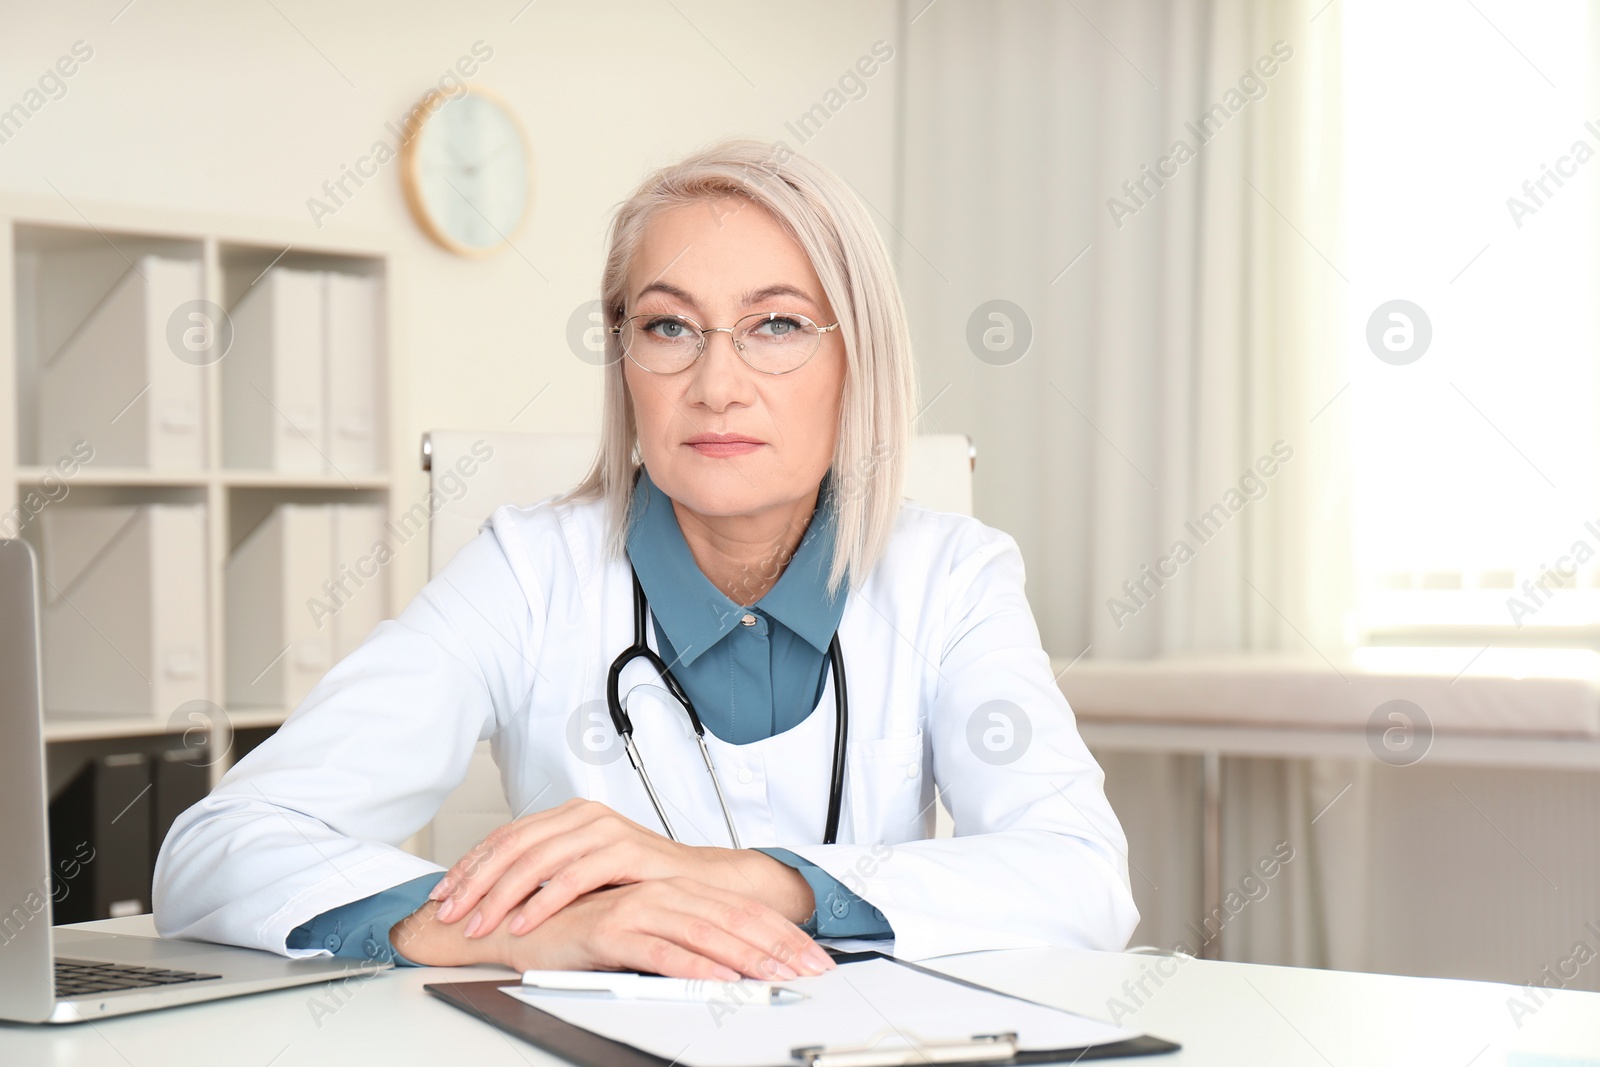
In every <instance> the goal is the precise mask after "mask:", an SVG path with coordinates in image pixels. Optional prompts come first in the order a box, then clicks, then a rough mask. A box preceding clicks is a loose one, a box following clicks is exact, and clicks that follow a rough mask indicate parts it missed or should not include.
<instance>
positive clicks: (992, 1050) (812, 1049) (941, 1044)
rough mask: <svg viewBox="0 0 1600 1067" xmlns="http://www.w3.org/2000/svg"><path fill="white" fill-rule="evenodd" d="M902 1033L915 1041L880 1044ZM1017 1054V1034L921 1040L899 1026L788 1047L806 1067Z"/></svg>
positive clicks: (870, 1066)
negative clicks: (837, 1042)
mask: <svg viewBox="0 0 1600 1067" xmlns="http://www.w3.org/2000/svg"><path fill="white" fill-rule="evenodd" d="M894 1035H898V1036H902V1037H906V1038H908V1039H910V1040H914V1041H915V1042H916V1043H915V1044H913V1045H911V1046H909V1047H896V1048H879V1047H877V1046H878V1043H879V1042H880V1041H882V1040H884V1039H885V1038H886V1037H890V1036H894ZM1016 1054H1017V1035H1016V1034H1014V1033H1010V1034H974V1035H972V1037H971V1038H970V1039H969V1040H966V1041H922V1040H920V1039H916V1038H913V1037H912V1035H909V1034H906V1033H904V1032H903V1031H900V1030H894V1029H886V1030H880V1031H878V1032H877V1033H876V1034H874V1035H873V1037H872V1040H870V1041H868V1042H867V1043H866V1044H864V1045H852V1046H840V1047H838V1048H828V1047H827V1046H825V1045H808V1046H803V1047H801V1048H796V1049H792V1050H790V1055H792V1056H794V1058H795V1059H797V1060H800V1061H801V1062H802V1063H804V1064H805V1065H806V1067H907V1065H911V1064H923V1063H991V1062H999V1061H1001V1060H1009V1059H1011V1058H1012V1057H1014V1056H1015V1055H1016Z"/></svg>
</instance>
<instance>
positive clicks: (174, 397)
mask: <svg viewBox="0 0 1600 1067" xmlns="http://www.w3.org/2000/svg"><path fill="white" fill-rule="evenodd" d="M204 296H205V289H204V283H203V281H202V278H201V270H200V263H199V262H198V261H194V260H187V259H167V258H164V257H160V256H140V257H139V258H138V259H137V260H136V261H135V262H134V264H133V265H132V266H131V267H130V268H129V269H128V271H127V272H126V273H124V274H123V275H122V276H121V277H120V278H119V279H118V280H117V282H116V284H115V285H113V286H112V287H111V289H110V291H109V292H107V293H106V295H105V297H104V298H103V299H102V300H101V301H100V303H99V304H97V305H96V306H95V308H94V310H93V311H91V312H90V313H89V315H88V316H87V317H86V318H85V319H84V320H83V322H81V323H80V324H79V325H78V327H77V328H76V329H75V330H74V331H73V332H72V334H71V335H70V336H69V337H68V338H67V340H66V341H65V342H64V343H63V344H62V345H61V347H60V348H59V349H57V350H56V351H55V352H54V353H51V354H50V355H49V356H48V357H47V358H45V359H44V361H43V363H42V364H41V366H40V368H39V417H38V427H39V430H38V450H39V451H38V459H39V462H41V463H49V462H52V461H53V460H54V459H55V458H56V457H58V456H65V455H69V454H71V453H72V452H73V447H74V445H75V444H76V443H77V442H79V441H87V442H88V443H89V444H90V445H92V446H93V447H94V454H95V464H96V466H107V467H155V468H161V469H165V470H199V469H200V468H202V467H204V466H205V449H204V444H203V442H204V440H205V436H204V433H203V411H204V404H203V397H204V381H205V378H204V374H205V372H204V369H203V368H202V367H200V366H197V365H195V364H194V363H192V362H190V361H188V360H185V359H183V358H180V356H179V355H178V353H177V352H175V351H174V349H173V345H172V342H171V340H170V337H169V325H171V324H172V320H173V319H174V317H175V316H177V317H178V318H179V323H178V335H179V336H180V337H181V336H182V331H183V329H185V328H186V321H187V320H186V319H184V318H183V316H184V314H185V313H184V308H185V307H186V306H188V305H191V304H194V303H195V302H197V301H199V300H200V299H201V298H202V297H204Z"/></svg>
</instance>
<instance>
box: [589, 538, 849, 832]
mask: <svg viewBox="0 0 1600 1067" xmlns="http://www.w3.org/2000/svg"><path fill="white" fill-rule="evenodd" d="M629 573H630V574H631V576H632V578H633V644H632V645H630V646H628V647H627V648H626V649H624V650H623V651H622V654H621V655H619V656H618V657H617V658H616V659H614V660H612V661H611V669H610V670H609V671H608V672H607V673H606V708H607V710H608V711H609V712H610V713H611V725H612V726H613V727H614V728H615V729H616V731H617V736H618V737H620V738H621V739H622V746H623V750H624V751H625V752H626V753H627V755H628V762H629V763H630V764H632V766H633V769H634V770H635V771H637V772H638V774H639V778H640V780H641V781H643V782H644V788H645V792H646V793H647V794H648V795H649V797H650V803H651V805H652V806H653V807H654V808H655V809H656V815H657V816H658V817H659V818H660V819H661V825H662V828H663V829H665V830H666V831H667V836H668V837H670V838H672V839H673V840H674V841H676V840H678V835H677V834H676V833H675V832H673V829H672V823H671V822H670V821H669V820H668V818H667V812H666V806H665V805H664V804H663V803H662V802H661V798H660V796H659V795H658V794H657V793H656V789H655V785H654V784H653V783H652V782H651V780H650V773H649V771H647V770H646V769H645V765H644V757H643V756H642V755H641V754H640V753H639V747H638V745H636V744H635V743H634V740H633V720H632V719H631V718H630V717H629V716H628V712H627V709H626V708H624V707H623V706H622V699H621V696H620V693H621V684H622V672H623V670H624V669H625V668H626V667H627V666H628V664H629V663H631V662H633V660H634V659H636V658H638V657H641V656H642V657H644V658H645V659H646V660H648V661H649V662H650V665H651V666H652V667H654V668H655V669H656V673H657V675H659V676H660V678H661V680H662V681H663V682H664V683H665V684H666V687H667V691H668V692H670V693H671V694H672V696H673V699H675V700H677V701H678V703H680V704H682V705H683V709H684V711H685V712H687V713H688V715H689V725H690V726H691V727H693V729H694V736H695V742H696V743H697V744H698V745H699V746H700V755H701V758H702V759H703V760H704V761H705V766H706V773H707V775H708V776H709V777H710V779H711V785H712V788H714V789H715V790H716V792H717V803H718V804H719V805H721V807H722V817H723V820H724V821H725V822H726V823H727V824H728V836H729V838H730V839H731V840H732V841H733V847H734V848H739V847H740V846H739V833H738V831H737V830H736V829H735V828H734V825H733V813H732V810H731V809H730V808H729V807H728V800H727V797H725V796H724V795H723V792H722V782H721V780H720V779H719V778H718V777H717V771H716V768H715V766H714V765H713V764H712V762H711V750H710V749H709V748H708V747H707V746H706V730H705V726H704V725H703V724H702V723H701V722H700V715H699V713H698V712H696V711H695V709H694V702H693V701H692V700H690V699H689V694H688V693H687V692H685V691H684V689H683V686H682V685H681V684H679V682H678V679H677V678H676V677H674V676H673V674H672V671H671V670H670V669H669V668H668V667H667V664H666V662H665V661H663V660H662V658H661V657H660V656H659V655H657V654H656V651H655V650H654V649H652V648H651V647H650V646H649V645H648V644H647V643H646V641H645V618H646V615H647V613H648V611H649V603H648V601H647V600H646V599H645V595H644V586H643V585H641V584H640V583H639V574H638V572H637V571H635V570H633V568H632V567H629ZM828 662H829V664H830V666H831V668H832V670H833V702H834V708H835V720H836V723H835V727H834V736H833V769H832V777H831V779H830V782H829V788H828V816H827V823H826V825H825V827H824V831H823V843H824V844H827V845H831V844H834V843H836V842H837V841H838V839H839V819H840V816H841V811H842V808H843V801H844V773H845V755H846V750H847V747H848V743H849V723H850V700H849V695H848V693H847V692H846V690H845V679H844V653H843V651H842V650H841V649H840V647H839V635H838V633H837V632H836V633H835V634H834V635H833V639H832V640H831V641H829V642H828Z"/></svg>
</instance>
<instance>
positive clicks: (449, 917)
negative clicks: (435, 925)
mask: <svg viewBox="0 0 1600 1067" xmlns="http://www.w3.org/2000/svg"><path fill="white" fill-rule="evenodd" d="M456 903H457V902H456V901H455V900H453V899H447V900H446V901H445V902H444V903H443V904H440V905H439V910H438V911H436V912H434V913H433V917H434V918H436V919H438V920H439V921H440V922H443V923H447V922H452V921H454V920H455V917H456Z"/></svg>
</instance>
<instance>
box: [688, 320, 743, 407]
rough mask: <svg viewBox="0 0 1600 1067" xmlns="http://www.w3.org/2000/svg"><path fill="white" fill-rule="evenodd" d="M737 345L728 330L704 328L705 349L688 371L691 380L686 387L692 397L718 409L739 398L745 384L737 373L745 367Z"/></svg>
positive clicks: (730, 331) (740, 374) (739, 373)
mask: <svg viewBox="0 0 1600 1067" xmlns="http://www.w3.org/2000/svg"><path fill="white" fill-rule="evenodd" d="M737 346H738V342H737V341H735V340H734V336H733V332H732V330H731V329H728V328H723V329H717V330H707V331H705V348H703V349H702V350H701V352H700V358H699V359H697V360H695V362H694V367H693V369H692V371H691V373H692V374H693V375H694V381H693V383H692V384H691V385H690V389H691V391H692V393H693V394H694V399H698V400H701V401H703V402H704V403H705V404H706V405H707V406H709V407H712V408H716V409H719V410H720V409H721V408H725V407H727V406H728V404H730V403H732V402H733V401H735V400H737V399H739V398H740V394H741V392H742V391H743V390H744V389H745V388H746V387H747V383H746V382H745V380H744V378H745V376H744V374H742V373H741V372H742V371H743V370H744V369H745V367H744V359H743V357H742V356H740V355H739V352H738V347H737Z"/></svg>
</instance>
